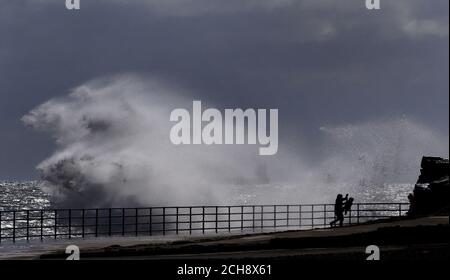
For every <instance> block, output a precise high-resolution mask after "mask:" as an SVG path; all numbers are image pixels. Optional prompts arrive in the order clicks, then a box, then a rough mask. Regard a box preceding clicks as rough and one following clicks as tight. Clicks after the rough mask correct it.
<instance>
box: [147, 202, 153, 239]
mask: <svg viewBox="0 0 450 280" xmlns="http://www.w3.org/2000/svg"><path fill="white" fill-rule="evenodd" d="M149 210H150V212H149V216H150V217H149V225H148V231H149V235H150V236H152V234H153V232H152V231H153V225H152V223H153V221H152V216H153V208H149Z"/></svg>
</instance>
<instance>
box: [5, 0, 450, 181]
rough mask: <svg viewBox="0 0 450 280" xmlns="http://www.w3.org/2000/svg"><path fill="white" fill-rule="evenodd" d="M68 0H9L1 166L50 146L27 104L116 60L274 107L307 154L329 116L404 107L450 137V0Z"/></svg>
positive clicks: (8, 172)
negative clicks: (369, 1)
mask: <svg viewBox="0 0 450 280" xmlns="http://www.w3.org/2000/svg"><path fill="white" fill-rule="evenodd" d="M64 2H65V1H64V0H14V1H11V0H0V179H26V178H34V177H36V176H37V173H36V171H35V166H36V165H37V164H38V163H39V162H41V161H42V160H43V159H45V158H46V157H48V156H49V155H50V154H51V153H52V151H53V150H54V149H55V144H54V140H53V139H51V138H50V137H49V136H48V135H46V134H43V133H37V132H36V131H33V130H31V129H29V128H27V127H26V126H25V125H24V124H23V123H22V121H21V118H22V117H23V116H24V115H26V114H27V113H28V112H29V111H30V110H32V109H33V108H35V107H36V106H38V105H39V104H42V103H44V102H46V101H47V100H49V99H51V98H55V97H60V96H65V95H67V94H68V93H69V91H70V90H71V89H73V88H74V87H77V86H79V85H81V84H84V83H86V82H88V81H90V80H93V79H96V78H99V77H108V76H111V75H116V74H121V73H135V74H138V75H140V76H142V77H146V76H148V77H152V78H155V77H156V78H158V79H160V80H163V81H165V82H166V83H168V84H173V85H176V86H177V87H180V88H183V89H186V90H188V91H189V92H190V93H193V96H192V98H196V99H200V100H207V101H209V102H211V103H212V104H215V105H217V106H219V107H221V108H236V107H240V108H247V107H251V108H278V109H279V111H280V113H279V115H280V120H279V121H280V127H281V130H280V145H282V144H281V142H283V141H284V142H290V143H296V142H299V143H300V142H301V143H302V147H308V148H306V150H307V151H305V149H304V150H302V151H300V152H299V153H300V154H301V153H304V154H301V156H303V157H306V158H308V157H314V154H315V153H316V152H318V151H316V149H318V148H316V147H317V145H316V143H317V142H318V141H320V133H321V130H320V129H319V128H321V127H330V126H331V127H335V126H343V125H347V124H360V123H367V122H372V121H382V120H386V119H396V118H407V119H408V120H411V121H413V122H417V123H420V125H421V126H423V127H426V128H429V129H430V130H433V131H437V132H438V133H441V134H442V135H443V136H444V138H446V139H448V134H449V132H448V116H449V94H448V92H449V82H448V75H449V67H448V66H449V65H448V63H449V57H448V54H449V38H448V36H449V27H448V24H449V15H448V9H449V7H448V6H449V2H448V0H433V1H425V0H381V10H378V11H368V10H366V8H365V5H364V1H363V0H345V1H342V0H164V1H163V0H127V1H125V0H95V1H90V0H81V10H79V11H68V10H66V9H65V3H64ZM174 107H176V105H174ZM168 117H169V116H167V118H168ZM169 129H170V127H168V128H167V131H169ZM283 131H284V132H286V131H288V132H289V133H284V134H283ZM282 137H284V138H282ZM286 138H289V139H286Z"/></svg>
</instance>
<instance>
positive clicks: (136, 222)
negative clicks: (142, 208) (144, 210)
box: [134, 208, 139, 236]
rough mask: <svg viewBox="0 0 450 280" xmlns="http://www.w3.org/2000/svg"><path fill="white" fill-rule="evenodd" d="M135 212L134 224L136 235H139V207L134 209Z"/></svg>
mask: <svg viewBox="0 0 450 280" xmlns="http://www.w3.org/2000/svg"><path fill="white" fill-rule="evenodd" d="M134 214H135V220H134V221H135V224H134V233H135V234H134V235H135V236H138V230H139V229H138V223H139V217H138V215H139V209H137V208H136V209H135V211H134Z"/></svg>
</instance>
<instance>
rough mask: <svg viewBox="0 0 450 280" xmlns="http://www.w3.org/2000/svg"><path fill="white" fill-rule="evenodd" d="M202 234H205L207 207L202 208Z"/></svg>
mask: <svg viewBox="0 0 450 280" xmlns="http://www.w3.org/2000/svg"><path fill="white" fill-rule="evenodd" d="M202 233H203V234H204V233H205V206H203V207H202Z"/></svg>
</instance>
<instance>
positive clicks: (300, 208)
mask: <svg viewBox="0 0 450 280" xmlns="http://www.w3.org/2000/svg"><path fill="white" fill-rule="evenodd" d="M298 228H299V229H302V206H301V205H299V206H298Z"/></svg>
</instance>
